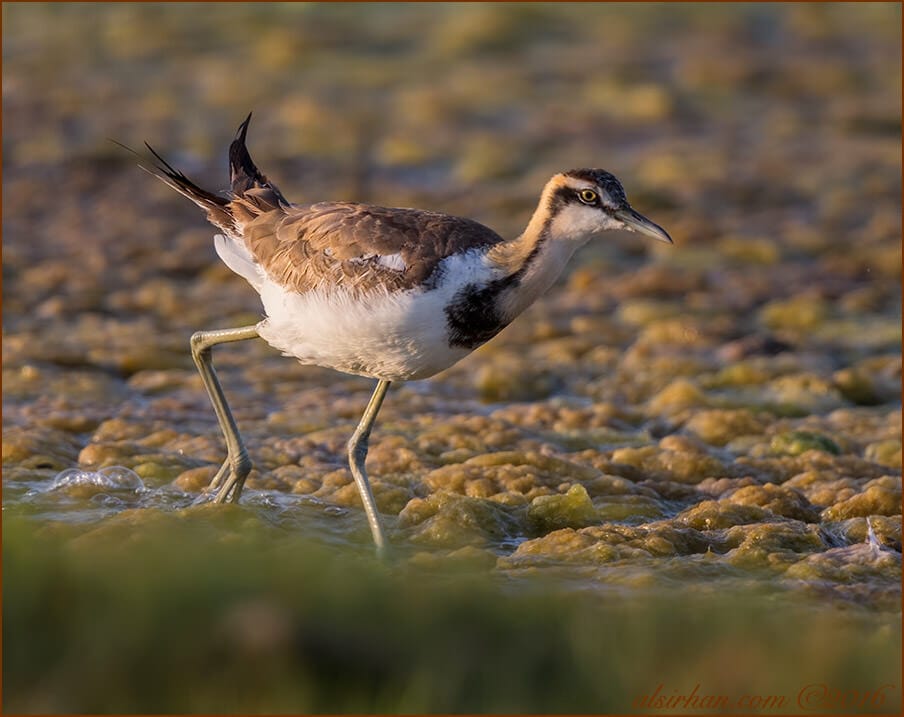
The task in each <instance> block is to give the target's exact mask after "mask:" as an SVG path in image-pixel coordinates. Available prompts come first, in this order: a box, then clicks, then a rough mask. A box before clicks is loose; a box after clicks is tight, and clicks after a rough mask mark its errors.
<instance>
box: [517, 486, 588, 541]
mask: <svg viewBox="0 0 904 717" xmlns="http://www.w3.org/2000/svg"><path fill="white" fill-rule="evenodd" d="M527 518H528V520H529V521H530V524H531V527H532V528H533V529H534V530H535V531H537V532H539V533H548V532H550V531H551V530H558V529H559V528H583V527H584V526H586V525H590V524H592V523H594V522H596V521H597V520H598V519H599V518H598V514H597V512H596V509H595V508H594V507H593V503H592V502H591V501H590V496H589V495H588V494H587V489H586V488H584V486H582V485H581V484H580V483H577V484H575V485H573V486H572V487H571V488H569V489H568V492H567V493H565V494H564V495H562V494H558V495H540V496H537V497H536V498H534V499H533V500H532V501H531V503H530V505H529V506H528V508H527Z"/></svg>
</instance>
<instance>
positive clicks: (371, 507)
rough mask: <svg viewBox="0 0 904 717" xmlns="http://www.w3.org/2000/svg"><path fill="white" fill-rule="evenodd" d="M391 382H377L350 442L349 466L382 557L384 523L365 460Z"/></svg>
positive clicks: (378, 553)
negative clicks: (368, 444) (368, 477)
mask: <svg viewBox="0 0 904 717" xmlns="http://www.w3.org/2000/svg"><path fill="white" fill-rule="evenodd" d="M389 383H390V382H389V381H385V380H383V379H381V380H380V381H378V382H377V387H376V388H375V389H374V393H373V395H372V396H371V397H370V403H368V404H367V408H366V409H365V410H364V415H363V416H361V421H360V422H359V423H358V427H357V428H356V429H355V432H354V434H352V437H351V439H350V440H349V442H348V463H349V467H350V468H351V469H352V475H353V476H354V478H355V483H356V484H357V485H358V492H359V493H360V494H361V501H362V502H363V503H364V512H365V513H366V514H367V522H368V523H369V524H370V532H371V534H372V535H373V537H374V543H375V544H376V546H377V555H378V556H380V557H384V556H385V554H386V547H387V546H386V537H385V536H384V534H383V525H382V523H381V522H380V514H379V513H378V512H377V504H376V501H374V494H373V491H371V489H370V483H369V482H368V480H367V470H366V469H365V468H364V461H365V459H366V458H367V443H368V440H369V439H370V429H371V428H373V425H374V421H375V420H376V418H377V413H379V411H380V406H381V405H382V404H383V398H384V397H385V396H386V390H387V389H388V388H389Z"/></svg>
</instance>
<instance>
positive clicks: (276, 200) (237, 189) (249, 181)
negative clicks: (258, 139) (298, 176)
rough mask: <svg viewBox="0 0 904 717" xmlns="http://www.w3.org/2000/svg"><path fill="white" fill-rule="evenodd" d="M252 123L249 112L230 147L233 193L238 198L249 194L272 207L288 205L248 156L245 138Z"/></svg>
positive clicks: (230, 171) (230, 173)
mask: <svg viewBox="0 0 904 717" xmlns="http://www.w3.org/2000/svg"><path fill="white" fill-rule="evenodd" d="M250 123H251V113H250V112H249V113H248V116H247V117H246V118H245V121H244V122H242V124H240V125H239V129H238V131H237V132H236V134H235V139H234V140H232V144H231V145H229V180H230V182H231V184H232V193H233V194H234V195H235V196H236V197H238V198H242V197H245V196H246V194H248V195H250V196H251V197H254V198H256V199H258V200H262V201H263V202H265V203H268V204H270V205H272V206H278V205H280V204H288V203H289V202H288V201H287V200H286V198H285V197H283V195H282V192H280V191H279V189H277V188H276V186H275V185H274V184H273V183H272V182H271V181H270V180H269V179H267V178H266V177H265V176H264V175H263V174H262V173H261V171H260V170H259V169H258V168H257V165H256V164H255V163H254V160H252V159H251V155H250V154H248V148H247V147H246V146H245V136H246V135H247V134H248V125H249V124H250ZM255 190H257V191H255ZM249 198H250V197H249Z"/></svg>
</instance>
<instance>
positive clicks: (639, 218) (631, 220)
mask: <svg viewBox="0 0 904 717" xmlns="http://www.w3.org/2000/svg"><path fill="white" fill-rule="evenodd" d="M614 216H615V218H616V219H619V220H621V221H622V222H624V225H625V228H626V229H629V230H631V231H632V232H639V233H640V234H646V235H647V236H651V237H653V238H654V239H658V240H659V241H664V242H666V243H667V244H672V243H674V242H672V237H670V236H669V233H668V232H667V231H666V230H665V229H663V228H662V227H661V226H659V225H658V224H656V223H654V222H651V221H650V220H649V219H647V218H646V217H645V216H644V215H643V214H640V213H639V212H636V211H634V210H633V209H632V208H631V207H624V208H623V209H617V210H616V211H615V215H614Z"/></svg>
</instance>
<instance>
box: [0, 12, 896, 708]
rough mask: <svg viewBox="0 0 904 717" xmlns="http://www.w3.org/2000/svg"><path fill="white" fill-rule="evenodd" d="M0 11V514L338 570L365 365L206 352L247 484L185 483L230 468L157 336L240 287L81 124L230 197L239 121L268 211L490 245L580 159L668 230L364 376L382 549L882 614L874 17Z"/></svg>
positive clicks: (191, 379) (882, 199)
mask: <svg viewBox="0 0 904 717" xmlns="http://www.w3.org/2000/svg"><path fill="white" fill-rule="evenodd" d="M3 13H4V48H3V52H4V69H3V75H4V77H3V79H4V127H5V132H4V185H3V200H4V202H3V205H4V214H3V306H4V311H3V332H4V333H3V503H4V516H5V517H7V518H10V517H12V518H14V519H19V518H21V519H23V520H25V521H26V522H27V523H28V524H29V525H31V526H32V527H33V528H34V529H35V530H36V531H38V533H41V534H44V533H48V534H50V535H52V536H53V537H54V539H55V540H59V541H62V543H63V544H65V545H66V546H68V547H67V548H65V549H64V548H59V549H61V550H64V552H65V551H66V550H68V551H69V553H68V554H70V555H71V554H76V555H78V554H82V552H81V551H87V550H88V547H87V546H90V545H92V544H93V543H94V542H95V541H99V542H100V543H104V542H106V541H112V542H114V543H115V542H116V541H125V542H126V543H128V541H126V540H125V539H124V537H123V536H124V535H125V536H128V535H131V536H133V538H134V539H137V536H140V535H145V536H159V535H165V534H166V533H167V532H168V531H169V530H170V529H171V524H170V523H168V522H167V521H168V520H169V519H172V520H175V521H177V522H178V523H179V524H181V523H182V522H183V521H198V522H199V523H201V524H204V525H210V526H211V527H212V530H213V532H212V534H205V535H206V538H205V540H207V541H210V542H211V543H213V544H218V543H220V542H224V543H227V544H229V543H231V542H236V541H238V542H241V541H243V540H246V539H247V540H252V541H253V540H255V537H254V536H257V538H259V539H260V540H274V541H276V542H277V543H278V542H280V541H290V542H291V541H292V540H294V539H298V540H302V541H308V542H310V543H311V544H313V545H318V546H320V547H322V548H323V549H325V550H327V551H328V554H331V555H342V554H344V553H346V552H348V553H350V554H353V555H366V554H367V553H368V550H369V549H368V541H369V533H368V530H367V524H366V521H365V520H364V517H363V513H362V511H361V510H360V502H359V499H358V497H357V494H356V491H355V488H354V485H353V483H352V481H351V476H350V473H349V471H348V469H347V466H346V464H345V450H344V445H345V441H346V440H347V438H348V436H349V435H350V434H351V431H352V430H353V428H354V425H355V423H356V422H357V420H358V417H359V415H360V413H361V411H362V410H363V408H364V406H365V404H366V402H367V398H368V394H369V392H370V390H371V388H372V386H371V383H370V382H369V381H366V380H364V379H359V378H354V377H347V376H342V375H339V374H336V373H333V372H330V371H327V370H324V369H318V368H311V367H301V366H298V365H297V364H294V363H293V362H291V361H289V360H287V359H285V358H283V357H280V356H278V355H277V354H276V352H275V351H273V350H271V349H269V348H268V347H266V346H264V345H262V344H260V343H259V342H257V343H250V344H240V345H239V344H237V345H232V346H227V347H223V348H220V349H217V350H216V352H215V364H216V366H217V369H218V371H219V373H220V378H221V380H222V383H223V385H224V386H225V388H226V392H227V394H228V396H229V399H230V402H231V405H232V408H233V411H234V413H235V416H236V419H237V421H238V424H239V426H240V428H241V431H242V434H243V436H244V437H245V439H246V443H247V445H248V448H249V452H250V453H251V456H252V458H253V460H254V463H255V470H254V472H253V473H252V474H251V477H250V478H249V480H248V483H247V489H246V494H245V496H244V497H243V501H242V505H241V506H238V507H226V508H218V507H216V506H211V505H208V504H205V503H204V502H203V498H201V499H200V500H199V496H201V495H202V492H203V488H204V486H205V485H206V483H207V481H209V479H210V478H211V476H212V475H213V474H214V472H215V471H216V468H217V467H218V466H219V464H220V462H221V461H222V459H223V456H224V452H223V446H222V441H221V438H220V436H219V432H218V429H217V425H216V421H215V419H214V416H213V413H212V411H211V409H210V406H209V403H208V400H207V397H206V395H205V394H204V391H203V388H202V386H201V382H200V379H199V378H198V376H197V375H196V373H195V370H194V367H193V365H192V362H191V358H190V355H189V349H188V338H189V336H190V335H191V333H192V332H193V331H195V330H198V329H204V328H219V327H226V326H238V325H243V324H247V323H252V322H254V321H256V320H258V318H259V304H258V301H257V298H256V297H255V296H254V293H253V291H252V290H251V289H250V288H249V287H247V286H246V285H245V284H244V283H243V282H242V280H241V279H239V278H238V277H236V276H234V275H232V274H231V273H230V272H229V270H228V269H226V268H225V267H223V266H222V265H220V264H219V263H218V262H217V260H216V257H215V254H214V252H213V247H212V242H211V236H212V230H211V229H210V228H209V227H208V226H207V225H206V224H205V223H204V221H203V218H202V217H201V216H199V214H198V213H197V212H196V211H195V209H194V207H192V206H190V205H188V203H187V202H184V201H183V200H182V199H181V198H180V197H178V196H176V195H175V194H173V193H172V192H170V191H169V190H167V189H166V188H165V187H162V186H158V184H157V183H155V182H154V181H152V180H151V179H150V178H149V177H147V176H146V175H144V174H143V173H142V172H140V171H138V170H136V168H135V166H134V162H133V159H132V158H131V157H130V156H129V155H128V154H126V153H124V152H121V151H120V150H119V149H118V148H116V147H115V146H114V145H112V144H110V143H109V142H107V141H106V138H108V137H113V138H116V139H117V140H120V141H123V142H125V143H127V144H130V145H136V146H137V145H139V144H140V142H141V141H142V140H144V139H148V140H149V141H150V142H151V144H153V145H154V146H155V148H157V149H159V150H161V151H162V152H163V153H164V154H165V155H166V156H168V157H169V158H170V159H172V161H173V162H174V163H176V164H177V166H179V167H181V168H184V169H185V171H186V172H187V173H188V174H189V175H190V176H191V177H192V178H193V179H195V180H196V181H198V182H199V183H200V184H202V185H203V186H210V187H214V188H216V187H222V186H224V184H225V181H226V180H225V175H224V164H225V149H226V147H227V145H228V142H229V140H230V138H231V135H232V133H233V131H234V128H235V126H236V125H237V124H238V122H239V121H240V120H241V118H242V117H244V116H245V114H246V113H247V111H248V110H249V109H254V110H255V120H254V124H253V126H252V131H251V136H250V138H249V144H250V148H251V151H252V154H253V155H254V157H255V159H256V161H257V162H258V164H259V165H260V166H261V167H262V168H263V169H264V170H265V171H266V172H267V173H268V174H269V175H270V176H271V177H272V178H273V179H274V180H275V181H276V182H277V183H278V184H279V185H280V186H281V188H282V189H283V191H284V193H285V194H286V195H287V196H289V197H290V198H292V199H296V200H299V201H302V200H315V199H322V198H347V199H355V200H362V201H371V202H377V203H382V204H387V205H392V206H421V207H429V208H434V209H439V210H444V211H447V212H450V213H455V214H461V215H465V216H470V217H474V218H476V219H478V220H480V221H483V222H485V223H487V224H488V225H490V226H493V227H494V228H496V229H497V230H498V231H499V232H500V233H502V234H503V235H506V236H510V235H514V234H515V233H517V232H518V231H520V228H521V227H522V226H523V224H524V222H525V221H526V219H527V217H528V216H529V214H530V212H531V211H532V209H533V206H534V202H535V201H536V197H537V194H538V192H539V189H540V187H541V186H542V185H543V182H544V181H545V180H546V178H547V177H548V176H550V175H551V174H552V173H554V172H556V171H559V170H562V169H564V168H568V167H572V166H587V165H591V166H592V165H596V166H600V165H601V166H603V167H605V168H606V169H608V170H609V171H612V172H613V173H615V174H616V175H617V176H619V177H620V178H621V179H622V181H623V183H624V185H625V187H626V190H627V193H628V196H629V198H630V199H631V201H632V203H633V205H634V206H635V207H636V208H637V209H638V210H639V211H641V212H642V213H644V214H645V215H647V216H649V217H651V218H652V219H653V220H654V221H656V222H657V223H659V224H661V225H662V226H664V227H666V228H667V229H668V231H669V232H670V233H671V235H672V236H673V237H674V238H675V242H676V243H675V246H672V247H668V246H659V245H654V243H653V242H647V241H645V240H643V239H640V238H638V237H637V236H636V235H627V234H626V235H613V236H611V237H607V238H606V240H605V241H600V242H597V243H593V244H591V245H588V246H587V247H586V248H585V249H584V250H582V251H581V252H580V253H579V255H578V256H576V257H575V259H574V260H573V261H572V264H571V266H570V268H569V270H568V272H567V273H566V275H565V276H564V277H563V278H562V279H561V280H560V281H559V282H558V285H557V286H556V287H554V288H553V290H552V291H551V292H550V293H549V294H548V295H547V296H546V297H544V298H543V299H542V300H541V301H539V302H538V303H537V304H536V305H535V306H533V307H532V308H531V309H529V310H528V311H527V312H526V313H525V314H524V315H523V316H522V317H520V318H519V319H518V320H517V321H516V322H515V323H514V324H513V325H512V326H511V327H509V328H508V329H506V330H505V331H504V332H503V333H502V334H501V335H500V336H499V337H497V338H496V339H495V340H493V341H492V342H491V343H489V344H488V345H486V346H485V347H483V348H481V349H480V350H478V351H476V352H475V353H474V354H473V355H472V356H470V357H468V358H467V359H465V360H464V361H462V362H461V363H460V364H458V365H457V366H455V367H453V368H452V369H450V370H448V371H446V372H445V373H443V374H441V375H440V376H438V377H437V378H435V379H432V380H430V381H426V382H417V383H410V384H407V385H401V386H394V387H393V388H392V389H391V391H390V393H389V396H388V398H387V400H386V403H385V405H384V408H383V410H382V412H381V414H380V417H379V420H378V423H377V426H376V428H375V431H374V433H373V436H372V439H371V451H370V455H369V459H368V467H369V471H370V475H371V479H372V482H373V484H374V491H375V494H376V498H377V502H378V504H379V507H380V510H381V511H382V513H383V515H384V518H385V520H386V522H387V525H388V528H389V531H390V539H391V541H392V543H393V545H394V546H395V548H396V554H397V557H398V559H399V564H400V565H403V566H404V565H409V566H412V569H417V570H427V571H428V572H430V571H437V570H444V569H447V568H448V567H449V566H455V567H454V568H453V569H456V570H457V569H459V568H460V569H462V570H464V571H465V572H466V573H467V574H469V575H478V576H483V577H486V578H487V579H489V580H490V581H494V582H502V583H504V584H505V585H508V586H512V585H515V586H524V585H528V584H533V583H534V581H537V580H540V581H548V582H544V583H543V584H548V585H552V586H555V587H556V589H560V590H563V591H564V592H566V593H572V592H575V593H580V594H584V593H585V592H586V593H589V594H591V595H600V596H613V595H619V596H627V597H628V598H629V600H630V599H638V598H639V596H649V595H655V594H657V593H662V591H671V590H678V591H681V592H682V594H684V593H685V591H687V593H688V594H690V595H691V596H694V595H699V596H704V595H713V594H720V593H721V594H725V595H728V596H736V595H738V594H744V593H747V592H750V591H751V590H753V591H755V592H756V594H757V595H766V596H770V597H769V598H763V599H764V600H768V599H779V598H781V599H791V600H799V601H801V604H803V605H805V606H807V607H808V609H810V610H813V611H816V612H821V611H826V612H827V613H828V614H835V613H836V612H838V611H839V610H840V611H842V612H845V611H848V610H853V611H855V612H857V613H858V614H863V615H870V616H873V617H875V618H876V619H878V620H879V621H880V622H881V621H882V620H886V619H892V618H891V617H890V616H892V615H895V614H897V613H899V603H900V569H901V401H900V395H901V350H900V345H901V344H900V342H901V316H900V305H901V303H900V302H901V283H900V280H901V273H900V267H901V239H900V237H901V205H900V192H901V184H900V177H901V161H900V157H901V139H900V83H901V62H900V57H901V46H900V34H899V32H898V29H899V27H900V9H899V7H897V6H895V5H891V4H884V5H883V4H872V5H870V4H867V5H856V6H855V5H845V4H833V5H811V4H806V5H803V4H801V5H793V6H792V5H788V6H785V5H752V6H725V7H718V6H711V5H705V6H698V5H679V6H669V7H663V6H655V7H647V6H637V7H631V8H627V7H625V6H620V5H615V6H612V5H610V6H586V5H584V4H580V5H577V4H574V5H571V4H564V5H562V4H555V5H545V4H538V5H530V6H518V7H515V8H503V7H502V6H498V5H493V4H489V5H474V6H471V5H469V6H466V7H462V6H444V7H430V6H427V5H414V6H408V7H401V6H399V7H385V6H384V7H364V6H350V7H339V6H328V5H326V6H324V5H317V4H313V5H303V6H294V5H276V6H269V5H268V6H264V7H263V8H261V7H258V6H255V8H254V9H252V8H251V7H250V6H243V5H232V4H229V5H223V6H217V7H216V9H215V11H210V12H203V13H202V12H197V11H196V9H192V8H191V7H189V6H180V5H176V6H166V7H162V6H159V5H141V4H138V5H111V6H103V5H101V6H96V7H92V9H91V10H90V11H88V10H86V8H84V7H81V8H70V7H68V6H61V5H17V4H14V5H4V7H3ZM149 26H153V27H155V28H156V29H157V31H156V32H154V33H148V32H145V31H144V28H146V27H149ZM112 466H122V467H123V468H124V469H126V470H128V471H130V472H129V473H121V474H120V475H119V480H118V481H117V480H114V481H112V483H111V482H110V481H106V480H105V479H104V477H103V476H102V475H101V476H100V477H98V475H99V474H98V471H104V470H109V469H110V467H112ZM72 469H78V470H79V471H82V472H83V475H81V476H80V477H79V476H75V477H73V474H71V473H69V474H67V473H66V472H67V471H71V470H72ZM61 474H62V475H63V476H64V478H65V477H66V476H67V475H68V477H69V479H68V480H63V479H61V478H60V476H61ZM92 476H94V477H92ZM4 533H6V531H4ZM24 535H29V534H28V532H27V531H26V530H25V529H23V530H22V531H20V532H18V533H16V534H15V535H13V536H12V538H11V540H12V541H13V543H15V541H16V540H17V539H18V540H22V541H25V542H22V543H21V545H26V544H27V540H26V539H25V538H22V537H21V536H24ZM249 535H250V537H249ZM871 535H872V538H871V537H870V536H871ZM240 536H241V537H240ZM4 537H6V535H5V536H4ZM202 542H204V541H202ZM208 547H210V546H208ZM205 550H206V548H204V547H198V551H199V555H204V554H206V553H205ZM329 551H333V552H332V553H329ZM85 554H87V553H85ZM199 559H200V558H199ZM52 564H55V563H53V562H52V561H50V562H48V563H46V565H52ZM35 565H36V566H37V567H36V568H35V570H39V569H40V567H39V566H41V565H45V563H41V562H36V563H35ZM48 569H49V568H48ZM34 579H35V580H38V579H39V578H38V577H35V578H34ZM42 579H43V578H42ZM41 584H43V583H41ZM7 590H9V587H7ZM731 599H734V597H732V598H731ZM4 604H5V605H6V601H5V602H4ZM16 604H18V603H16ZM898 646H899V645H898ZM862 689H866V687H863V688H862ZM23 704H24V703H23ZM29 704H34V705H38V708H41V707H40V706H41V705H44V707H43V708H44V709H51V710H52V709H60V707H59V706H58V705H57V704H56V703H42V702H40V701H37V702H31V703H29ZM81 704H82V705H83V707H82V709H87V710H89V711H90V709H91V707H90V706H84V705H88V704H90V703H81ZM117 704H119V705H121V704H124V703H117ZM130 704H134V703H130ZM137 704H138V706H137V707H132V708H134V709H138V710H145V711H147V710H148V709H149V708H148V707H147V706H142V705H147V704H148V703H141V702H139V703H137ZM176 704H177V706H176V707H175V709H177V710H184V709H187V708H186V706H185V705H184V704H179V703H176ZM211 704H214V703H210V702H208V703H204V705H206V707H203V708H204V709H208V710H209V709H217V708H216V707H210V705H211ZM309 704H313V703H309ZM368 704H371V705H372V704H374V703H372V702H371V703H367V702H366V701H364V702H362V703H355V706H354V707H353V708H355V709H367V705H368ZM380 704H383V705H384V706H385V705H389V704H403V703H392V702H387V703H380ZM411 704H416V705H417V706H418V709H429V708H430V704H431V703H430V702H429V701H426V702H424V701H421V702H418V701H417V700H414V701H413V702H411ZM437 704H438V703H437ZM442 704H445V705H446V706H447V709H452V707H449V705H454V704H456V703H453V702H445V703H442ZM538 704H541V703H539V702H527V703H519V705H520V706H519V707H518V709H527V710H533V711H539V710H541V707H538V706H537V705H538ZM543 704H546V703H543ZM581 704H586V703H581ZM47 705H50V706H47ZM362 705H364V706H362ZM836 706H837V705H836ZM120 708H122V707H120ZM122 709H128V708H122ZM248 709H255V708H254V707H253V706H249V707H248ZM263 709H264V710H265V711H266V707H264V708H263ZM386 709H392V707H386ZM469 709H471V710H473V709H477V708H476V707H475V706H474V705H473V704H472V705H470V706H469ZM498 709H499V710H503V709H508V707H507V706H506V703H499V706H498ZM546 709H552V708H551V707H548V706H547V707H546ZM613 709H621V710H626V709H630V706H629V705H628V703H627V702H624V703H616V704H615V706H614V707H613ZM466 711H467V709H466Z"/></svg>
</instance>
